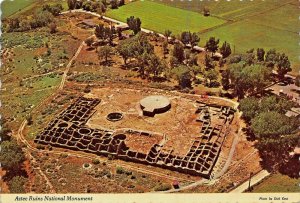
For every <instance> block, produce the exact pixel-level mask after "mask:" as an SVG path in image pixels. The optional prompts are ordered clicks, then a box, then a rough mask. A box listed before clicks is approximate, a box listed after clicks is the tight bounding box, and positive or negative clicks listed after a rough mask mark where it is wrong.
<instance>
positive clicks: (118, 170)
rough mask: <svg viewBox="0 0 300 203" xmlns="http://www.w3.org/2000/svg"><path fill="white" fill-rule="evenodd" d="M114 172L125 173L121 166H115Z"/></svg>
mask: <svg viewBox="0 0 300 203" xmlns="http://www.w3.org/2000/svg"><path fill="white" fill-rule="evenodd" d="M116 173H117V174H123V173H125V170H124V169H123V168H122V167H121V166H117V168H116Z"/></svg>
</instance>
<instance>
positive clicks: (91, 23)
mask: <svg viewBox="0 0 300 203" xmlns="http://www.w3.org/2000/svg"><path fill="white" fill-rule="evenodd" d="M77 26H80V27H82V28H85V29H88V28H94V27H96V26H97V24H96V23H95V22H94V21H93V20H92V19H85V20H83V21H81V22H80V23H78V24H77Z"/></svg>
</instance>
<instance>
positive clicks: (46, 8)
mask: <svg viewBox="0 0 300 203" xmlns="http://www.w3.org/2000/svg"><path fill="white" fill-rule="evenodd" d="M42 10H43V11H49V12H50V13H52V15H54V16H58V15H59V14H60V13H61V12H62V11H63V10H64V9H63V7H62V5H61V4H55V5H49V4H46V5H44V6H43V8H42Z"/></svg>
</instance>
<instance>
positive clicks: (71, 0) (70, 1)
mask: <svg viewBox="0 0 300 203" xmlns="http://www.w3.org/2000/svg"><path fill="white" fill-rule="evenodd" d="M67 3H68V7H69V10H73V9H75V6H76V0H68V2H67Z"/></svg>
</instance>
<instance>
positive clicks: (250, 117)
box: [239, 96, 300, 177]
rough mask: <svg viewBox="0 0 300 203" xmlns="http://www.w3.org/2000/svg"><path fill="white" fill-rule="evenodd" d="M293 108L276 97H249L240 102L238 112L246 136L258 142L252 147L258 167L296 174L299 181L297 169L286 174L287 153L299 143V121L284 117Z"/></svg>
mask: <svg viewBox="0 0 300 203" xmlns="http://www.w3.org/2000/svg"><path fill="white" fill-rule="evenodd" d="M293 106H294V104H293V103H292V102H291V101H289V100H286V99H283V98H280V97H277V96H268V97H262V98H254V97H249V98H245V99H242V100H241V102H240V106H239V109H240V110H241V111H242V112H243V114H242V118H243V119H244V120H245V121H246V122H247V123H248V124H249V125H250V132H252V133H253V135H254V137H255V138H256V139H258V142H257V143H256V147H257V148H258V149H259V153H260V156H261V157H262V165H263V166H264V167H266V168H268V169H271V170H274V169H275V168H277V169H280V170H282V172H285V173H287V172H288V173H289V175H293V174H294V175H295V172H296V173H297V174H298V177H299V173H298V172H299V167H298V169H297V170H296V171H293V168H291V170H286V168H287V165H289V162H290V161H291V159H290V157H289V152H291V151H292V150H293V149H294V147H295V146H296V145H297V142H298V141H299V132H298V127H299V125H300V122H299V119H297V118H296V117H287V116H286V115H285V113H286V112H287V111H288V110H289V109H290V108H291V107H293ZM297 133H298V134H297ZM292 165H294V164H292ZM296 168H297V167H296ZM283 169H284V170H283ZM294 169H295V168H294ZM294 175H293V176H294Z"/></svg>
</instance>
